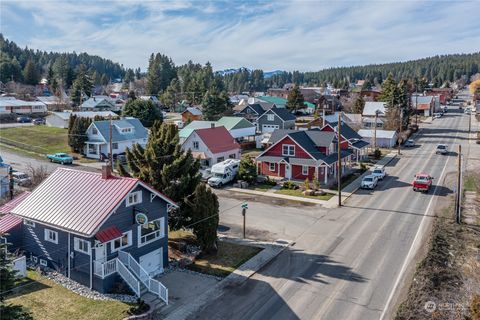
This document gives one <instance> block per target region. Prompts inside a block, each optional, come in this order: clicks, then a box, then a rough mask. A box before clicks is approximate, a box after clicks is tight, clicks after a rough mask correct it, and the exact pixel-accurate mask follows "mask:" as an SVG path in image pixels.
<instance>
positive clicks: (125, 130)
mask: <svg viewBox="0 0 480 320" xmlns="http://www.w3.org/2000/svg"><path fill="white" fill-rule="evenodd" d="M121 132H122V133H130V132H132V128H123V129H122V130H121Z"/></svg>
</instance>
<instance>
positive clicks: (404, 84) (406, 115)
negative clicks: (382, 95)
mask: <svg viewBox="0 0 480 320" xmlns="http://www.w3.org/2000/svg"><path fill="white" fill-rule="evenodd" d="M409 91H410V90H409V87H408V81H407V80H406V79H402V80H401V81H400V83H399V84H398V108H400V112H401V114H402V119H403V122H402V129H403V127H405V126H407V125H408V123H409V121H410V113H411V111H412V110H411V103H410V92H409Z"/></svg>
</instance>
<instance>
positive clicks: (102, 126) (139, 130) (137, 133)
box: [90, 118, 148, 142]
mask: <svg viewBox="0 0 480 320" xmlns="http://www.w3.org/2000/svg"><path fill="white" fill-rule="evenodd" d="M90 126H95V127H96V128H97V129H98V131H99V133H100V134H101V135H102V136H103V137H104V139H108V137H109V135H110V131H109V130H110V120H101V121H93V122H92V124H91V125H90ZM112 127H113V128H112V142H119V141H128V140H138V139H147V138H148V131H147V129H145V127H144V126H143V125H142V123H141V122H140V120H138V119H136V118H123V119H120V120H112ZM128 127H130V128H133V131H132V132H129V133H120V131H119V128H128Z"/></svg>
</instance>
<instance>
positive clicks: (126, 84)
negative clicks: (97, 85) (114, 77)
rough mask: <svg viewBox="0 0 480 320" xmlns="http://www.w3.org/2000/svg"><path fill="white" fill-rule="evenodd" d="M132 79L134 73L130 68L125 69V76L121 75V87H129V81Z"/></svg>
mask: <svg viewBox="0 0 480 320" xmlns="http://www.w3.org/2000/svg"><path fill="white" fill-rule="evenodd" d="M133 81H135V74H134V73H133V70H132V69H127V72H125V76H124V77H123V88H125V89H128V88H130V83H132V82H133Z"/></svg>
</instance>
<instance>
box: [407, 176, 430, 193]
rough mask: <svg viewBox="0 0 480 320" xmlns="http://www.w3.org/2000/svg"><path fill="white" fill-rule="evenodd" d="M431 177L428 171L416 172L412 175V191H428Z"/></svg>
mask: <svg viewBox="0 0 480 320" xmlns="http://www.w3.org/2000/svg"><path fill="white" fill-rule="evenodd" d="M432 180H433V177H431V176H430V175H429V174H428V173H423V172H420V173H417V174H416V175H414V179H413V182H412V186H413V191H423V192H428V190H429V189H430V187H431V186H432Z"/></svg>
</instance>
